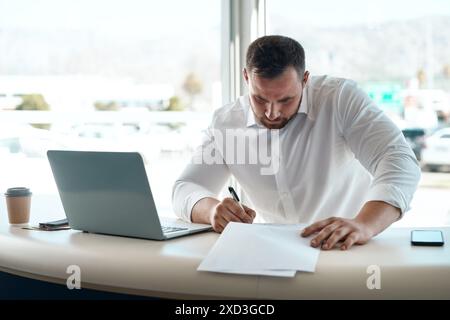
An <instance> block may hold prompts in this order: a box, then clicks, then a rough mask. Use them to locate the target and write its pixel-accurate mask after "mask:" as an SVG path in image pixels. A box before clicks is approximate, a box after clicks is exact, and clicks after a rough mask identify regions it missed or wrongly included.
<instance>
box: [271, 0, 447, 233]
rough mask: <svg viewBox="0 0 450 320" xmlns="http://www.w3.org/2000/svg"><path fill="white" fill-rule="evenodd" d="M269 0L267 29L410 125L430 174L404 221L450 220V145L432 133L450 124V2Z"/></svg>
mask: <svg viewBox="0 0 450 320" xmlns="http://www.w3.org/2000/svg"><path fill="white" fill-rule="evenodd" d="M266 5H267V33H268V34H282V35H286V36H289V37H292V38H294V39H296V40H298V41H299V42H300V43H301V44H302V45H303V47H304V48H305V52H306V65H307V69H308V70H309V71H310V72H311V73H312V74H313V75H320V74H328V75H330V76H336V77H344V78H351V79H354V80H356V81H357V82H358V83H359V85H360V86H361V87H362V88H363V89H364V90H365V91H366V92H367V93H368V94H369V96H370V97H371V98H372V99H373V100H374V101H375V102H376V103H377V105H378V106H379V107H380V108H381V109H383V110H384V111H385V112H386V113H387V114H388V115H389V116H390V117H391V119H392V120H393V121H394V122H395V123H397V124H398V126H399V127H400V128H401V129H402V130H403V133H404V135H405V138H406V140H407V141H408V143H409V144H410V145H411V148H412V149H413V151H414V153H415V155H416V157H417V158H418V160H419V161H420V162H421V165H422V167H423V176H422V180H421V182H420V186H419V189H418V191H417V193H416V195H415V197H414V199H413V202H412V204H411V207H412V210H411V212H409V213H408V214H407V215H406V216H405V218H404V219H403V220H402V221H400V222H398V223H397V224H404V225H422V226H423V225H442V224H446V225H448V224H450V202H448V201H446V199H447V198H448V195H449V192H450V173H449V172H450V145H449V143H448V141H447V140H446V139H443V140H442V141H440V142H439V143H438V142H436V139H434V138H433V133H434V132H436V131H438V130H440V129H442V128H443V127H448V126H450V3H449V2H448V1H446V0H429V1H422V0H396V1H389V0H377V1H374V0H369V1H357V0H343V1H332V0H318V1H296V0H267V4H266ZM437 134H439V135H441V134H442V131H441V132H440V133H437ZM444 141H445V145H443V142H444ZM431 171H432V172H431Z"/></svg>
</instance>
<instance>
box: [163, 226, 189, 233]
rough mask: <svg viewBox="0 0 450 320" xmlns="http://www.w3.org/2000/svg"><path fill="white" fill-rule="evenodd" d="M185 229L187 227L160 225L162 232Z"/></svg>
mask: <svg viewBox="0 0 450 320" xmlns="http://www.w3.org/2000/svg"><path fill="white" fill-rule="evenodd" d="M187 229H188V228H179V227H169V226H162V231H163V233H170V232H177V231H183V230H187Z"/></svg>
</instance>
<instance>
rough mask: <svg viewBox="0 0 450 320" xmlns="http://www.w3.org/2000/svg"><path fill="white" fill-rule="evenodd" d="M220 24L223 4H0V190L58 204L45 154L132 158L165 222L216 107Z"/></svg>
mask: <svg viewBox="0 0 450 320" xmlns="http://www.w3.org/2000/svg"><path fill="white" fill-rule="evenodd" d="M220 17H221V14H220V0H213V1H211V0H193V1H182V0H168V1H156V0H126V1H125V0H117V1H110V0H96V1H90V0H80V1H71V0H42V1H34V0H17V1H16V0H15V1H7V0H0V155H1V158H2V166H1V167H0V190H6V188H9V187H14V186H28V187H30V188H31V189H32V192H33V194H34V195H38V194H56V193H57V190H56V185H55V183H54V180H53V176H52V174H51V171H50V167H49V165H48V161H47V159H46V151H47V150H48V149H72V150H108V151H138V152H141V154H142V155H143V156H144V158H145V160H146V165H147V174H148V176H149V178H150V183H151V186H152V189H153V192H154V198H155V199H156V200H157V205H158V206H159V207H160V208H162V209H164V210H165V211H164V212H167V211H170V210H171V187H172V184H173V182H174V180H175V179H176V177H177V176H178V175H179V174H180V172H181V170H182V169H183V167H184V165H185V164H186V163H187V161H188V159H189V157H190V155H191V153H192V151H193V149H194V147H195V146H196V145H197V143H199V141H200V135H201V132H200V130H201V129H203V128H205V127H206V126H207V124H208V120H209V118H210V113H211V112H212V110H213V109H214V108H217V107H219V106H220V105H221V83H220V69H221V68H220V23H221V22H220V19H221V18H220ZM42 110H44V111H48V112H43V111H42ZM177 111H185V112H186V113H185V114H179V112H177Z"/></svg>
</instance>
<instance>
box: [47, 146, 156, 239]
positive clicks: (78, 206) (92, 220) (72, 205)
mask: <svg viewBox="0 0 450 320" xmlns="http://www.w3.org/2000/svg"><path fill="white" fill-rule="evenodd" d="M47 156H48V159H49V162H50V166H51V168H52V172H53V176H54V178H55V181H56V184H57V187H58V191H59V195H60V197H61V201H62V205H63V207H64V211H65V213H66V216H67V219H68V220H69V225H70V227H71V228H73V229H77V230H83V231H88V232H95V233H105V234H114V235H122V236H130V237H138V238H146V239H157V240H162V239H164V238H165V237H164V235H163V233H162V230H161V223H160V221H159V217H158V214H157V210H156V207H155V202H154V200H153V196H152V193H151V190H150V186H149V183H148V179H147V175H146V172H145V167H144V162H143V160H142V157H141V155H140V154H139V153H137V152H89V151H59V150H49V151H48V152H47Z"/></svg>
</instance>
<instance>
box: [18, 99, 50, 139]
mask: <svg viewBox="0 0 450 320" xmlns="http://www.w3.org/2000/svg"><path fill="white" fill-rule="evenodd" d="M16 110H27V111H48V110H50V106H49V105H48V103H47V102H46V101H45V99H44V97H43V96H42V94H25V95H23V96H22V102H21V103H20V104H19V105H18V106H17V107H16ZM32 126H33V127H35V128H38V129H47V130H49V129H50V124H49V123H35V124H32Z"/></svg>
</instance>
